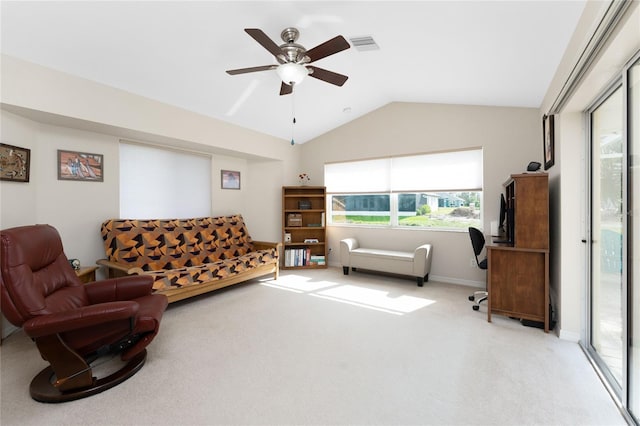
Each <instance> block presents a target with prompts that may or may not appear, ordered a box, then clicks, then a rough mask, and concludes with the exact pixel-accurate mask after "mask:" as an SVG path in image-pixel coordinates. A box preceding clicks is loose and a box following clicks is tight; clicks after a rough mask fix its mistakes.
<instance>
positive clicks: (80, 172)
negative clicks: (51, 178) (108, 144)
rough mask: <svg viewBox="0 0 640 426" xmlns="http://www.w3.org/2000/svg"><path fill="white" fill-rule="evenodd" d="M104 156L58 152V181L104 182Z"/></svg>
mask: <svg viewBox="0 0 640 426" xmlns="http://www.w3.org/2000/svg"><path fill="white" fill-rule="evenodd" d="M103 170H104V157H103V155H102V154H90V153H88V152H77V151H65V150H62V149H59V150H58V180H79V181H84V182H103V181H104V175H103Z"/></svg>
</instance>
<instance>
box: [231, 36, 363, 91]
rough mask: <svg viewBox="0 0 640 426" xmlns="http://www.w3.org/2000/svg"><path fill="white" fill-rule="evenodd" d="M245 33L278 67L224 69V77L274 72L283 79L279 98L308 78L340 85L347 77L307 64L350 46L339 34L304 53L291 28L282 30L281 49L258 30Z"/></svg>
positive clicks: (304, 50)
mask: <svg viewBox="0 0 640 426" xmlns="http://www.w3.org/2000/svg"><path fill="white" fill-rule="evenodd" d="M244 31H245V32H246V33H247V34H249V35H250V36H251V37H253V38H254V39H255V40H256V41H257V42H258V43H260V44H261V45H262V47H264V48H265V49H267V50H268V51H269V52H270V53H271V54H272V55H273V56H275V58H276V60H277V61H278V64H279V65H263V66H259V67H251V68H240V69H235V70H227V74H231V75H236V74H245V73H250V72H257V71H269V70H276V72H277V73H278V76H279V77H280V79H281V80H282V84H281V85H280V95H288V94H290V93H292V92H293V86H295V85H296V84H299V83H300V82H301V81H302V80H303V79H304V77H306V76H307V75H310V76H311V77H314V78H317V79H318V80H322V81H326V82H327V83H331V84H335V85H336V86H342V85H343V84H344V83H345V81H347V79H348V78H349V77H347V76H346V75H342V74H338V73H335V72H333V71H328V70H325V69H322V68H318V67H316V66H315V65H309V64H310V63H312V62H315V61H317V60H319V59H322V58H326V57H327V56H330V55H333V54H334V53H338V52H341V51H343V50H346V49H348V48H349V47H351V46H350V45H349V43H348V42H347V40H345V38H344V37H342V36H340V35H339V36H336V37H334V38H332V39H331V40H327V41H325V42H324V43H322V44H319V45H318V46H316V47H314V48H313V49H311V50H306V49H305V48H304V47H303V46H301V45H300V44H298V43H296V40H297V39H298V36H299V35H300V32H299V31H298V30H297V29H296V28H293V27H289V28H285V29H284V30H283V31H282V33H281V34H280V37H282V40H283V41H284V44H281V45H280V46H278V45H277V44H276V43H275V42H274V41H273V40H271V39H270V38H269V37H268V36H267V35H266V34H265V33H264V32H263V31H262V30H260V29H258V28H245V30H244Z"/></svg>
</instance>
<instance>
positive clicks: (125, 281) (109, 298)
mask: <svg viewBox="0 0 640 426" xmlns="http://www.w3.org/2000/svg"><path fill="white" fill-rule="evenodd" d="M152 287H153V277H152V276H151V275H130V276H128V277H120V278H110V279H107V280H103V281H95V282H92V283H89V284H86V285H85V287H84V288H85V291H86V293H87V296H88V297H89V303H91V304H92V305H95V304H98V303H107V302H117V301H121V300H132V299H136V298H138V297H142V296H147V295H149V294H151V291H152Z"/></svg>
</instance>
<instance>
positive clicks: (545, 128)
mask: <svg viewBox="0 0 640 426" xmlns="http://www.w3.org/2000/svg"><path fill="white" fill-rule="evenodd" d="M542 135H543V138H544V140H543V143H544V169H545V170H547V169H550V168H551V166H553V164H554V163H555V148H554V137H553V115H546V114H545V116H544V117H542Z"/></svg>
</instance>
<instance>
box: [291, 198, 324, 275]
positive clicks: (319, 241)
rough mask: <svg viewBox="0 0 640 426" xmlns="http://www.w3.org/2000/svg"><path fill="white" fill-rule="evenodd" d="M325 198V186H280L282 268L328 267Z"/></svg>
mask: <svg viewBox="0 0 640 426" xmlns="http://www.w3.org/2000/svg"><path fill="white" fill-rule="evenodd" d="M326 200H327V191H326V188H325V187H324V186H283V187H282V244H283V247H284V252H283V253H282V265H281V268H283V269H299V268H306V269H313V268H326V267H327V251H328V245H327V231H326Z"/></svg>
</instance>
